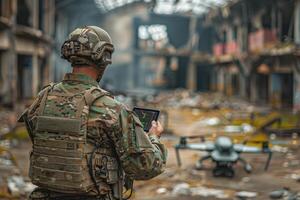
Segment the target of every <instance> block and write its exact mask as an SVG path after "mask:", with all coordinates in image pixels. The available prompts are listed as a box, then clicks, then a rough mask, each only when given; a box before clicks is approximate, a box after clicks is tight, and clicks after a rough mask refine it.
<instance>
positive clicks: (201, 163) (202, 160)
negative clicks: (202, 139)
mask: <svg viewBox="0 0 300 200" xmlns="http://www.w3.org/2000/svg"><path fill="white" fill-rule="evenodd" d="M208 159H211V156H210V155H207V156H203V157H202V158H200V160H198V162H197V163H196V169H197V170H201V169H203V162H204V161H205V160H208Z"/></svg>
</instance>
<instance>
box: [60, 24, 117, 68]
mask: <svg viewBox="0 0 300 200" xmlns="http://www.w3.org/2000/svg"><path fill="white" fill-rule="evenodd" d="M113 51H114V46H113V44H112V40H111V38H110V36H109V35H108V33H107V32H106V31H105V30H103V29H101V28H99V27H97V26H85V27H83V28H77V29H75V30H74V31H73V32H71V33H70V35H69V38H68V40H66V41H65V42H64V43H63V45H62V47H61V56H62V58H64V59H66V60H68V61H69V62H70V63H71V64H72V66H81V65H96V66H106V65H108V64H111V56H112V53H113Z"/></svg>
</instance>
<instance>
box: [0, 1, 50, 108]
mask: <svg viewBox="0 0 300 200" xmlns="http://www.w3.org/2000/svg"><path fill="white" fill-rule="evenodd" d="M54 6H55V5H54V1H52V0H0V41H1V42H0V102H1V104H6V105H15V104H16V103H17V102H19V101H21V100H22V101H23V100H27V99H31V98H32V97H33V96H35V95H36V94H37V92H38V91H39V90H40V89H41V87H42V86H43V85H45V83H48V82H49V78H50V74H51V68H50V66H51V62H52V61H51V52H52V45H53V39H52V38H53V31H54V12H55V10H54Z"/></svg>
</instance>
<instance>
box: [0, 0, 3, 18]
mask: <svg viewBox="0 0 300 200" xmlns="http://www.w3.org/2000/svg"><path fill="white" fill-rule="evenodd" d="M2 4H3V0H0V16H2V15H3V12H2V9H3V6H2Z"/></svg>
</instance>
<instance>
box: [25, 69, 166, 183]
mask: <svg viewBox="0 0 300 200" xmlns="http://www.w3.org/2000/svg"><path fill="white" fill-rule="evenodd" d="M93 86H96V87H99V85H98V83H97V82H96V81H95V80H93V79H92V78H90V77H89V76H86V75H84V74H74V73H68V74H66V75H65V77H64V80H63V81H62V82H60V83H57V84H55V85H54V86H53V89H52V90H53V91H55V92H63V93H74V94H75V93H78V92H81V91H85V90H88V89H90V88H91V87H93ZM43 92H44V90H42V91H41V92H40V93H39V95H38V97H37V98H36V100H35V101H34V102H33V104H32V105H31V106H30V107H29V109H28V112H27V113H28V114H27V116H28V118H29V119H32V120H34V116H35V115H37V110H38V108H39V105H40V102H41V97H42V96H43ZM48 101H50V103H51V98H50V99H49V100H48ZM51 112H52V114H53V112H60V110H53V109H47V106H46V107H45V111H44V113H45V114H47V113H51ZM66 114H67V113H66ZM33 124H34V123H33ZM34 128H35V127H33V129H34ZM87 132H88V139H89V140H92V141H93V142H95V141H96V142H97V143H98V144H101V146H102V147H104V148H107V149H110V150H111V151H114V152H116V154H117V157H118V160H119V161H120V164H121V166H122V169H123V171H124V172H125V174H126V176H128V177H130V178H131V179H134V180H147V179H151V178H153V177H155V176H157V175H159V174H161V173H162V172H163V169H164V166H165V164H166V156H167V152H166V148H165V147H164V145H163V144H161V143H160V142H159V139H158V138H157V137H156V136H155V135H151V134H147V133H145V132H144V131H143V127H142V124H141V122H140V120H139V119H138V118H137V117H136V115H135V114H133V112H132V111H130V110H128V109H127V108H126V107H125V106H124V105H122V104H121V103H119V102H118V101H116V100H114V98H113V97H111V96H109V95H106V96H103V97H101V98H99V99H97V100H96V101H95V102H94V103H93V105H92V106H91V107H90V110H89V118H88V131H87ZM33 137H34V136H33ZM112 143H113V144H112Z"/></svg>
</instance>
